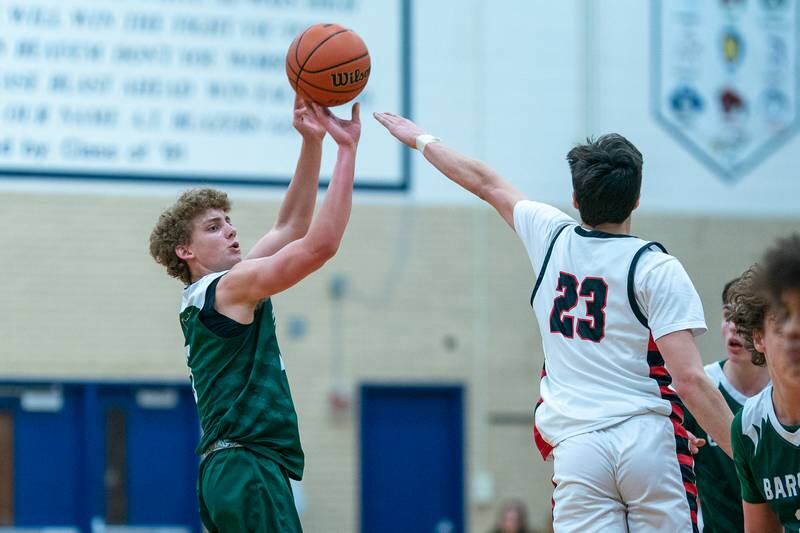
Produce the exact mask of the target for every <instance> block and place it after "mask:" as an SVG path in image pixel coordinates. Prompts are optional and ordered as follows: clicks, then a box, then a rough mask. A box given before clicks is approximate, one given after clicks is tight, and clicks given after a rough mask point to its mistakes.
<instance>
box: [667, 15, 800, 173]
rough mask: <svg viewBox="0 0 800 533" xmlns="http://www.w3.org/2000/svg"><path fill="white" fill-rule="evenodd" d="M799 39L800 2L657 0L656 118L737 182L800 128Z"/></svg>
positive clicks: (679, 139)
mask: <svg viewBox="0 0 800 533" xmlns="http://www.w3.org/2000/svg"><path fill="white" fill-rule="evenodd" d="M797 39H798V5H797V2H796V0H713V1H712V0H706V1H701V2H697V1H688V0H654V2H653V56H654V60H653V98H654V108H655V114H656V117H657V119H658V121H659V122H660V124H661V125H662V126H663V127H664V128H666V130H667V131H668V132H669V133H670V134H671V135H672V136H673V137H674V138H675V139H677V140H678V141H679V142H681V143H682V144H683V145H684V146H686V148H687V149H689V150H690V151H691V152H692V153H694V154H695V155H696V156H697V157H698V158H699V159H700V160H702V161H703V162H704V163H705V164H706V165H707V166H708V167H709V168H710V169H711V170H712V171H713V172H714V173H715V174H717V175H718V176H720V177H721V178H723V179H726V180H734V179H737V178H739V177H740V176H742V175H743V174H745V173H746V172H748V171H749V170H751V169H752V168H754V167H755V166H756V165H758V164H759V163H760V162H761V161H763V160H764V159H765V158H766V157H768V156H769V155H770V153H771V152H773V151H774V150H775V149H776V148H778V147H779V146H780V145H781V144H782V143H783V142H785V141H786V140H788V138H789V137H790V136H791V135H793V134H794V132H795V131H796V129H797V123H798V109H797V106H798V102H797V91H798V70H797V69H798V65H797Z"/></svg>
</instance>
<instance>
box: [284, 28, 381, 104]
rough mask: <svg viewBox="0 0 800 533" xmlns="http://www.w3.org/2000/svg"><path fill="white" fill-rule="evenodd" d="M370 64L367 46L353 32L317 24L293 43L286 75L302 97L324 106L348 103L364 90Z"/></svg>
mask: <svg viewBox="0 0 800 533" xmlns="http://www.w3.org/2000/svg"><path fill="white" fill-rule="evenodd" d="M370 69H371V62H370V58H369V51H368V50H367V45H366V44H364V41H363V40H362V39H361V37H359V36H358V34H356V33H355V32H354V31H353V30H349V29H347V28H344V27H342V26H340V25H338V24H315V25H314V26H311V27H309V28H307V29H306V30H305V31H303V32H302V33H300V35H298V36H297V37H295V39H294V41H292V44H291V46H289V51H288V52H287V53H286V75H287V76H288V77H289V83H291V85H292V88H293V89H294V90H295V91H297V92H299V93H300V95H302V96H305V97H308V98H310V99H311V100H313V101H314V102H316V103H318V104H320V105H323V106H325V107H333V106H338V105H342V104H344V103H347V102H349V101H350V100H352V99H353V98H355V97H356V96H358V95H359V93H360V92H361V91H362V90H364V87H366V85H367V81H368V80H369V73H370Z"/></svg>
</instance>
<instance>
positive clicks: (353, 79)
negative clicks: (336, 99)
mask: <svg viewBox="0 0 800 533" xmlns="http://www.w3.org/2000/svg"><path fill="white" fill-rule="evenodd" d="M370 70H371V69H366V70H361V69H358V68H357V69H355V70H354V71H352V72H334V73H333V74H331V81H332V82H333V86H334V87H344V86H346V85H353V84H354V83H358V82H360V81H364V80H365V79H366V78H368V77H369V71H370Z"/></svg>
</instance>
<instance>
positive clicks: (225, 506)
mask: <svg viewBox="0 0 800 533" xmlns="http://www.w3.org/2000/svg"><path fill="white" fill-rule="evenodd" d="M197 483H198V486H197V497H198V500H199V504H200V518H201V519H202V521H203V525H204V526H205V527H206V529H207V530H208V532H209V533H238V532H241V533H302V531H303V529H302V527H301V526H300V518H299V517H298V516H297V509H296V508H295V506H294V497H293V496H292V487H291V485H290V484H289V476H288V475H287V474H286V472H285V471H284V470H283V468H281V466H280V465H279V464H277V463H275V462H274V461H270V460H269V459H267V458H265V457H263V456H261V455H258V454H257V453H255V452H252V451H250V450H248V449H246V448H228V449H224V450H219V451H216V452H214V453H212V454H211V455H209V456H208V457H206V458H205V459H204V460H203V462H202V463H200V475H199V476H198V482H197Z"/></svg>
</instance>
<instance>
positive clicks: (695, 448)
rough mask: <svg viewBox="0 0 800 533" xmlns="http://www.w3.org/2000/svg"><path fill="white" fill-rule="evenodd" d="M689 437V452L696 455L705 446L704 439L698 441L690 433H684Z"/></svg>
mask: <svg viewBox="0 0 800 533" xmlns="http://www.w3.org/2000/svg"><path fill="white" fill-rule="evenodd" d="M686 433H687V434H688V435H689V452H690V453H691V454H692V455H697V453H698V452H699V451H700V448H702V447H703V446H705V445H706V439H699V438H697V437H695V436H694V434H693V433H692V432H691V431H687V432H686Z"/></svg>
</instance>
